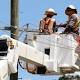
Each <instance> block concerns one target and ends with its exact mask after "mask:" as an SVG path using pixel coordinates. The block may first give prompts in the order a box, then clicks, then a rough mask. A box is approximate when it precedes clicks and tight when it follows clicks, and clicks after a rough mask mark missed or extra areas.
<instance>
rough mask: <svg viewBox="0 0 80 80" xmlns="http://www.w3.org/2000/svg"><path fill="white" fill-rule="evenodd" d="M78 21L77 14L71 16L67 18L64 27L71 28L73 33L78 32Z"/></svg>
mask: <svg viewBox="0 0 80 80" xmlns="http://www.w3.org/2000/svg"><path fill="white" fill-rule="evenodd" d="M78 21H79V17H78V15H77V14H72V15H71V16H70V17H69V20H68V22H67V26H66V27H72V28H73V31H74V32H75V31H77V30H78Z"/></svg>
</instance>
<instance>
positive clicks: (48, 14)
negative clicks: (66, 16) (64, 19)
mask: <svg viewBox="0 0 80 80" xmlns="http://www.w3.org/2000/svg"><path fill="white" fill-rule="evenodd" d="M54 15H57V13H56V12H55V10H54V9H52V8H49V9H48V10H46V11H45V17H44V18H43V19H42V20H41V21H40V25H39V32H40V33H43V34H51V33H53V32H55V28H56V20H55V19H52V17H53V16H54Z"/></svg>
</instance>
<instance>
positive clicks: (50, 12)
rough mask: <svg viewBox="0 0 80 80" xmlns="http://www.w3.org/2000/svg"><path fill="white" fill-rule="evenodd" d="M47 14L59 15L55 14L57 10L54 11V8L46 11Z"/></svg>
mask: <svg viewBox="0 0 80 80" xmlns="http://www.w3.org/2000/svg"><path fill="white" fill-rule="evenodd" d="M45 14H46V15H47V14H52V15H53V14H54V15H57V13H56V12H55V10H54V9H52V8H49V9H48V10H46V11H45Z"/></svg>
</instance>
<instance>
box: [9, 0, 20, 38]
mask: <svg viewBox="0 0 80 80" xmlns="http://www.w3.org/2000/svg"><path fill="white" fill-rule="evenodd" d="M18 17H19V16H18V0H11V20H10V21H11V22H10V24H11V37H12V38H14V39H18V24H19V20H18V19H19V18H18Z"/></svg>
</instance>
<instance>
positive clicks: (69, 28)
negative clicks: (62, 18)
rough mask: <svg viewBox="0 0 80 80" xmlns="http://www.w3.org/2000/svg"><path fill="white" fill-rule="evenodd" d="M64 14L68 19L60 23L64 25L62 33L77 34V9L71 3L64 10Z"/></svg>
mask: <svg viewBox="0 0 80 80" xmlns="http://www.w3.org/2000/svg"><path fill="white" fill-rule="evenodd" d="M65 14H66V15H67V16H68V21H67V23H66V24H64V25H60V26H62V27H65V30H64V33H71V32H73V33H76V34H79V27H78V24H79V20H80V19H79V17H78V15H77V9H76V8H75V7H74V6H73V5H69V6H68V7H67V8H66V10H65Z"/></svg>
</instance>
